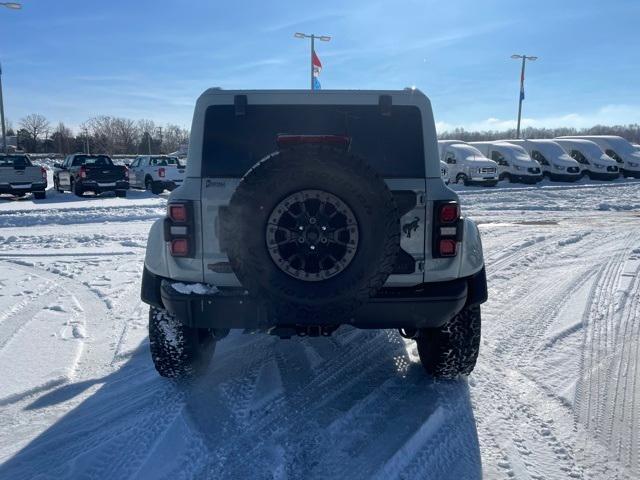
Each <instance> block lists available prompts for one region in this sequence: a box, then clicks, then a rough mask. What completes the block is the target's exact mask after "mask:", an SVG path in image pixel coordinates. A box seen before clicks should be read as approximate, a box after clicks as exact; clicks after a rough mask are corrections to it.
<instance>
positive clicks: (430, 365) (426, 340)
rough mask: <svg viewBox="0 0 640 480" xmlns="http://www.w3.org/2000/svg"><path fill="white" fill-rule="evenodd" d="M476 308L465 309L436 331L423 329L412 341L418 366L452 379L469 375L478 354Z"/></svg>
mask: <svg viewBox="0 0 640 480" xmlns="http://www.w3.org/2000/svg"><path fill="white" fill-rule="evenodd" d="M480 324H481V319H480V306H479V305H475V306H467V307H465V308H464V309H463V310H462V311H461V312H460V313H458V314H457V315H456V316H455V317H453V318H452V319H451V320H449V321H448V322H447V323H446V324H445V325H443V326H442V327H440V328H425V329H422V330H420V331H419V333H418V336H417V338H416V343H417V346H418V354H419V355H420V360H421V361H422V366H423V367H424V369H425V370H426V371H427V373H429V374H430V375H432V376H434V377H436V378H442V379H455V378H457V377H458V376H460V375H469V374H470V373H471V372H472V371H473V369H474V367H475V366H476V360H477V359H478V353H479V351H480Z"/></svg>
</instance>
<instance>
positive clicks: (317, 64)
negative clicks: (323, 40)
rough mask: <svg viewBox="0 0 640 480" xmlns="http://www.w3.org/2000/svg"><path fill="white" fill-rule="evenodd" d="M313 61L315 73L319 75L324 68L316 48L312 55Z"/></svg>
mask: <svg viewBox="0 0 640 480" xmlns="http://www.w3.org/2000/svg"><path fill="white" fill-rule="evenodd" d="M311 63H312V64H313V73H314V74H315V75H319V74H320V70H322V63H321V62H320V59H319V58H318V55H316V52H315V50H314V51H313V55H312V56H311ZM316 72H317V73H316Z"/></svg>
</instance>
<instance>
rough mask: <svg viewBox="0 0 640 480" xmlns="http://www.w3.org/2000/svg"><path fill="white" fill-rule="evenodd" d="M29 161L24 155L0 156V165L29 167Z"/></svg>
mask: <svg viewBox="0 0 640 480" xmlns="http://www.w3.org/2000/svg"><path fill="white" fill-rule="evenodd" d="M30 166H31V162H30V161H29V159H28V158H27V157H25V156H24V155H8V156H2V157H0V167H30Z"/></svg>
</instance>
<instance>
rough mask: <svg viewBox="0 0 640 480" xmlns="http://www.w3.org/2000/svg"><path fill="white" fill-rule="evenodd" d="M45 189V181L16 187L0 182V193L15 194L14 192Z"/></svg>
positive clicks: (41, 190)
mask: <svg viewBox="0 0 640 480" xmlns="http://www.w3.org/2000/svg"><path fill="white" fill-rule="evenodd" d="M46 189H47V182H39V183H31V186H29V187H26V188H20V187H16V186H14V185H12V184H10V183H0V194H3V193H8V194H11V195H15V194H16V193H29V192H43V191H45V190H46Z"/></svg>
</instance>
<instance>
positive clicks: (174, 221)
mask: <svg viewBox="0 0 640 480" xmlns="http://www.w3.org/2000/svg"><path fill="white" fill-rule="evenodd" d="M164 239H165V241H166V242H169V252H170V253H171V256H173V257H193V253H194V248H195V237H194V231H193V204H192V202H190V201H187V200H181V201H176V202H174V203H170V204H169V205H168V206H167V218H165V219H164Z"/></svg>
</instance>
